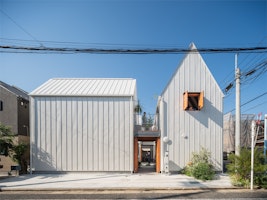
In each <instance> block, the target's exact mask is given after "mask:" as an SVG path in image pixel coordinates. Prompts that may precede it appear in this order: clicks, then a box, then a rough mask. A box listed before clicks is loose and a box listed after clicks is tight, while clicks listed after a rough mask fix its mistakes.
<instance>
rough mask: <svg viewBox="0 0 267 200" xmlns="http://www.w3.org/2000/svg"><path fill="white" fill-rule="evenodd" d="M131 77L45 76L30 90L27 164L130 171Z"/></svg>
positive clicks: (44, 168) (51, 168) (47, 168)
mask: <svg viewBox="0 0 267 200" xmlns="http://www.w3.org/2000/svg"><path fill="white" fill-rule="evenodd" d="M136 95H137V94H136V80H135V79H90V78H85V79H75V78H73V79H71V78H66V79H64V78H59V79H50V80H48V81H47V82H46V83H44V84H43V85H41V86H40V87H38V88H37V89H36V90H34V91H33V92H31V93H30V103H31V131H32V133H33V134H32V136H31V145H32V146H31V168H32V170H33V171H35V172H44V171H50V172H51V171H58V172H61V171H65V172H66V171H126V172H132V171H133V156H134V152H133V144H134V142H133V141H134V124H133V122H134V105H135V104H136V103H137V96H136Z"/></svg>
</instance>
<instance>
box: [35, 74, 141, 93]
mask: <svg viewBox="0 0 267 200" xmlns="http://www.w3.org/2000/svg"><path fill="white" fill-rule="evenodd" d="M135 90H136V80H135V79H89V78H85V79H81V78H57V79H50V80H48V81H47V82H45V83H44V84H43V85H41V86H40V87H38V88H37V89H35V90H34V91H33V92H31V93H30V95H31V96H134V95H135V94H136V91H135Z"/></svg>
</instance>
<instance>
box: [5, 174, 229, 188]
mask: <svg viewBox="0 0 267 200" xmlns="http://www.w3.org/2000/svg"><path fill="white" fill-rule="evenodd" d="M208 188H210V189H230V188H234V187H233V186H232V185H231V182H230V178H229V177H228V176H227V175H225V174H219V175H218V176H217V178H216V180H212V181H205V182H203V181H199V180H196V179H194V178H192V177H188V176H185V175H181V174H175V175H174V174H172V175H165V174H157V173H136V174H125V173H67V174H33V175H22V176H17V177H14V176H13V177H9V178H2V179H0V191H10V190H13V191H14V190H27V191H31V190H32V191H33V190H118V189H121V190H123V189H127V190H135V189H137V190H138V189H142V190H158V189H183V190H184V189H208Z"/></svg>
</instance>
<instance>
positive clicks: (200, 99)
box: [184, 91, 204, 111]
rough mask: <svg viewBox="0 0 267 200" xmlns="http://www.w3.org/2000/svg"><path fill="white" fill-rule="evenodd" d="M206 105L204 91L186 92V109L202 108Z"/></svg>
mask: <svg viewBox="0 0 267 200" xmlns="http://www.w3.org/2000/svg"><path fill="white" fill-rule="evenodd" d="M203 106H204V91H202V92H188V91H186V92H184V110H188V111H196V110H201V109H202V108H203Z"/></svg>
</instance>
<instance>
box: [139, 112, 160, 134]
mask: <svg viewBox="0 0 267 200" xmlns="http://www.w3.org/2000/svg"><path fill="white" fill-rule="evenodd" d="M134 122H135V129H136V130H137V131H158V130H159V124H158V122H159V115H158V114H155V115H151V114H147V115H145V116H144V115H142V114H135V115H134Z"/></svg>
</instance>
